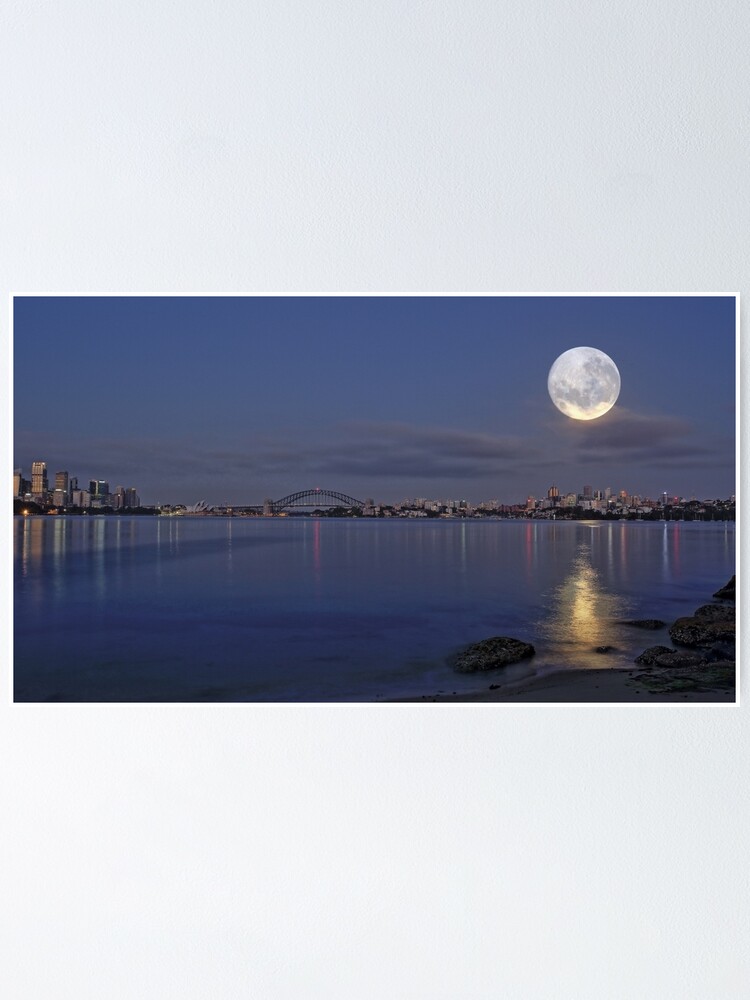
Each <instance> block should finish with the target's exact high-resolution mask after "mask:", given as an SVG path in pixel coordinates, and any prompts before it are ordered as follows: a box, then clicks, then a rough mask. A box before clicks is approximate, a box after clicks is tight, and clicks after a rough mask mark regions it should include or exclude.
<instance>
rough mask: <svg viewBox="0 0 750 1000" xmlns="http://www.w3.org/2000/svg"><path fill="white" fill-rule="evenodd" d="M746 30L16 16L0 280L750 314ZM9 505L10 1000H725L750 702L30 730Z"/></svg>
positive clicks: (236, 14) (627, 20) (217, 13)
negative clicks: (473, 295) (699, 300)
mask: <svg viewBox="0 0 750 1000" xmlns="http://www.w3.org/2000/svg"><path fill="white" fill-rule="evenodd" d="M748 22H749V15H748V12H747V6H746V5H745V4H742V3H739V2H737V3H734V2H721V3H717V2H714V3H709V2H697V3H693V4H687V5H686V4H682V3H674V2H664V3H659V4H646V3H628V4H613V3H608V4H591V3H579V2H560V3H552V2H548V3H533V2H524V3H516V2H511V3H496V2H493V3H442V2H434V3H395V2H379V3H376V4H365V3H358V2H351V0H350V2H348V3H333V2H326V3H284V2H275V3H239V2H238V3H223V4H208V3H197V2H184V3H180V4H176V3H161V4H153V3H145V2H131V3H130V4H127V5H117V6H115V5H110V4H102V3H100V2H93V0H92V2H62V3H60V2H58V3H54V4H53V3H43V2H40V3H28V2H10V0H8V2H6V3H4V4H3V6H2V10H1V11H0V82H1V83H2V93H3V95H4V97H3V101H2V102H1V103H0V135H2V142H3V156H2V159H0V220H1V225H0V228H1V230H2V237H1V240H0V246H1V249H0V275H2V292H3V294H4V296H6V301H7V296H9V295H10V294H12V293H16V294H21V293H23V294H34V293H53V292H54V293H66V292H69V293H117V294H132V293H157V292H159V293H187V292H190V293H193V294H197V293H206V294H210V293H216V294H219V293H228V292H231V293H235V294H236V293H247V294H255V293H277V294H278V293H282V294H283V293H291V292H323V293H326V292H327V293H343V292H347V293H356V292H368V293H374V292H382V293H394V292H411V293H414V292H481V293H496V292H542V291H545V292H649V291H658V292H665V291H666V292H688V291H700V292H726V293H734V292H739V293H742V292H745V291H746V290H747V281H748V274H749V273H750V270H749V269H748V264H749V263H750V262H749V260H748V238H747V234H748V228H749V227H748V222H749V221H750V220H748V204H749V201H748V185H747V171H748V156H747V137H746V128H745V123H746V122H747V120H748V110H749V109H748V97H749V96H750V88H748V77H747V69H746V52H747V44H748V34H749V32H748V28H749V26H750V25H749V23H748ZM743 311H744V310H743ZM2 322H3V338H2V343H3V345H4V346H3V348H2V350H3V377H4V386H5V388H6V392H5V393H4V394H3V396H2V400H3V402H2V407H3V413H4V415H5V419H6V426H8V427H9V426H10V421H11V399H10V391H11V390H10V368H11V363H12V360H11V347H10V343H9V339H8V337H7V336H6V334H7V330H8V317H7V313H6V314H4V315H3V318H2ZM743 366H744V368H745V373H746V368H747V356H746V352H744V355H743ZM64 377H65V373H64V372H61V378H64ZM665 377H669V373H668V372H665ZM38 405H40V406H44V400H39V404H38ZM50 420H51V422H52V423H54V414H50ZM744 430H745V432H746V428H744ZM2 447H3V449H4V450H3V459H4V467H5V468H6V469H7V470H10V469H11V467H12V455H11V450H10V435H9V434H8V435H5V436H4V440H3V443H2ZM746 479H747V476H746V474H744V473H743V480H744V481H745V482H746ZM8 482H9V479H8ZM9 499H10V490H9V489H6V490H5V491H2V494H1V495H0V502H1V503H2V505H3V507H2V515H3V516H2V517H0V538H1V539H2V545H3V551H4V552H5V553H6V554H7V558H6V559H5V560H4V563H3V564H4V566H5V567H6V568H5V570H4V575H3V586H4V591H3V592H4V609H5V615H4V618H3V620H4V622H5V623H6V628H5V634H6V637H5V640H4V649H5V650H7V655H5V656H3V662H4V664H5V677H6V684H7V686H6V699H5V702H4V704H3V705H2V708H1V714H0V755H1V756H2V760H3V762H4V763H3V767H2V769H1V770H0V783H1V792H2V804H3V810H2V820H1V821H0V823H1V830H0V834H1V836H0V840H1V842H2V845H3V851H2V866H1V867H0V898H1V899H2V900H3V903H2V907H3V909H4V910H5V911H6V916H7V918H8V922H7V923H6V931H5V934H4V935H3V938H2V943H1V944H0V949H1V951H0V967H1V968H2V969H3V974H2V978H3V982H4V985H5V989H6V990H7V994H8V995H9V996H12V997H14V1000H15V998H24V1000H25V998H38V997H55V998H57V997H68V996H70V997H76V998H83V997H92V998H93V997H96V998H99V997H104V996H106V997H108V998H110V1000H112V998H115V1000H119V998H126V997H127V998H130V997H135V996H137V997H160V998H161V997H166V996H175V997H177V996H179V997H181V998H194V997H195V998H197V997H207V996H211V997H221V998H224V997H226V998H229V997H236V996H253V997H264V998H265V997H269V998H274V1000H276V998H299V997H316V998H317V997H326V998H334V997H336V998H338V997H341V998H350V997H363V998H365V997H366V998H370V997H373V998H375V997H389V998H394V997H403V998H415V997H420V998H421V997H425V998H455V997H462V998H463V997H471V998H485V997H486V998H490V997H496V996H503V997H518V998H524V1000H525V998H547V997H549V998H562V997H570V998H576V1000H578V998H588V997H591V998H601V997H607V998H623V1000H625V998H627V1000H630V998H632V997H635V996H637V997H639V998H654V1000H665V998H672V997H674V998H680V1000H682V998H685V997H691V998H692V997H695V998H706V1000H709V998H710V1000H717V998H735V997H740V996H742V995H744V992H743V986H744V985H745V984H746V982H747V975H748V952H747V939H748V935H747V930H748V919H747V917H748V912H747V858H746V847H745V841H746V832H747V826H748V819H749V818H750V817H749V815H748V791H747V789H748V781H747V778H748V764H747V762H748V759H750V757H749V751H750V747H749V746H748V726H747V717H746V716H747V711H746V709H745V708H736V707H729V708H727V707H715V708H697V707H691V706H683V707H668V708H664V707H661V708H656V707H654V708H637V707H627V706H626V707H620V708H616V707H611V708H596V707H585V708H584V707H580V708H575V707H567V708H553V707H548V708H545V707H538V708H532V707H529V708H520V707H519V708H512V709H509V708H492V707H481V708H476V707H468V706H458V707H448V706H446V707H442V708H440V707H433V708H431V709H428V708H416V707H414V708H412V707H410V706H392V707H384V706H378V707H373V708H369V707H359V706H315V707H306V706H283V707H269V706H265V707H256V706H242V705H240V706H221V705H216V706H182V705H174V706H121V705H112V706H102V707H101V708H99V707H93V706H79V707H76V706H69V705H44V706H25V705H24V706H13V705H12V704H11V703H10V699H11V693H10V677H9V674H10V669H9V664H10V662H11V661H10V650H9V648H8V647H9V645H10V638H9V626H10V621H11V611H10V602H11V596H10V592H11V573H10V562H11V560H10V516H9V515H10V506H9ZM84 638H85V637H84ZM744 645H745V647H746V646H747V643H746V642H745V644H744ZM53 654H54V651H51V655H53Z"/></svg>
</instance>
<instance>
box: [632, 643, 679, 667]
mask: <svg viewBox="0 0 750 1000" xmlns="http://www.w3.org/2000/svg"><path fill="white" fill-rule="evenodd" d="M666 653H674V650H673V649H670V647H669V646H649V648H648V649H644V651H643V652H642V653H641V655H640V656H637V657H636V659H635V662H636V663H640V664H641V666H645V667H650V666H651V665H652V664H654V663H656V661H657V660H658V659H659V657H660V656H664V655H665V654H666Z"/></svg>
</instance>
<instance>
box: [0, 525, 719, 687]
mask: <svg viewBox="0 0 750 1000" xmlns="http://www.w3.org/2000/svg"><path fill="white" fill-rule="evenodd" d="M14 569H15V599H14V616H15V631H14V697H15V700H16V701H96V702H106V701H304V702H308V701H377V700H381V699H386V698H395V697H401V696H410V695H422V694H425V693H435V692H438V691H442V692H446V693H451V692H458V693H462V692H469V691H475V690H481V689H486V688H487V687H488V686H489V684H490V683H502V682H506V681H508V680H513V679H520V678H522V677H524V676H528V675H531V674H535V673H542V672H548V671H551V670H553V669H559V668H561V667H562V668H565V667H606V666H613V667H618V666H628V665H630V664H632V661H633V658H634V657H635V656H636V655H637V654H638V652H640V651H641V650H642V649H644V648H645V647H646V646H649V645H652V644H654V643H657V642H660V643H664V644H667V645H668V644H669V639H668V636H667V634H666V631H663V632H657V633H654V632H642V631H640V630H636V629H633V628H631V627H629V626H627V625H623V624H621V623H620V622H621V620H622V619H624V618H660V619H663V620H664V621H666V622H668V623H669V622H671V621H673V620H674V619H675V618H677V617H679V616H680V615H683V614H691V613H692V612H693V611H694V609H695V608H696V607H697V606H698V605H699V604H702V603H704V602H705V601H707V600H710V597H711V594H712V593H713V592H714V591H715V590H716V589H717V588H718V587H719V586H721V585H723V584H724V583H726V581H727V580H728V578H729V577H730V576H731V575H732V574H733V573H734V571H735V531H734V524H733V523H731V522H688V523H685V522H622V521H612V522H608V521H595V522H584V521H580V522H549V521H524V520H501V521H490V520H479V519H477V520H433V519H429V520H427V519H424V520H423V519H414V520H400V519H391V520H370V519H342V520H338V519H331V518H320V519H318V518H292V517H289V518H214V517H195V518H191V517H169V518H167V517H102V516H83V517H81V516H78V517H64V516H46V517H17V518H15V519H14ZM492 635H509V636H514V637H516V638H520V639H523V640H526V641H529V642H532V643H533V644H534V646H535V648H536V655H535V656H534V657H533V658H532V659H531V660H528V661H525V662H524V663H522V664H518V665H515V666H513V667H509V668H506V669H505V670H504V671H495V672H491V673H484V674H480V675H477V674H473V675H462V674H457V673H455V672H454V671H453V670H452V668H451V666H450V663H449V662H448V661H449V658H450V656H451V655H452V654H454V653H456V652H457V651H458V650H460V649H461V648H463V647H465V646H466V645H468V644H470V643H473V642H477V641H479V640H480V639H484V638H487V637H489V636H492ZM603 645H606V646H612V647H614V648H613V650H612V651H611V652H609V653H607V654H606V655H602V654H601V653H598V652H596V647H597V646H603Z"/></svg>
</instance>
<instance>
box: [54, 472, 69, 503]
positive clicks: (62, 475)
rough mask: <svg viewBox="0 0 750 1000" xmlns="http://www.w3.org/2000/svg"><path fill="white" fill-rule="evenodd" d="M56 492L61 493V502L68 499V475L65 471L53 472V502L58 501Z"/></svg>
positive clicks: (65, 501)
mask: <svg viewBox="0 0 750 1000" xmlns="http://www.w3.org/2000/svg"><path fill="white" fill-rule="evenodd" d="M58 494H60V495H62V497H63V503H67V502H68V501H69V500H70V477H69V476H68V473H67V472H56V473H55V503H56V504H57V501H58Z"/></svg>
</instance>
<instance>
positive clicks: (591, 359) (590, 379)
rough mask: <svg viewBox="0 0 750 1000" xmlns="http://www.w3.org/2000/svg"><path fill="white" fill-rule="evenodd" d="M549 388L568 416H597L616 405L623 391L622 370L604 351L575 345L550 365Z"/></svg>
mask: <svg viewBox="0 0 750 1000" xmlns="http://www.w3.org/2000/svg"><path fill="white" fill-rule="evenodd" d="M547 389H548V390H549V394H550V398H551V399H552V402H553V403H554V404H555V406H556V407H557V408H558V410H561V411H562V412H563V413H564V414H565V416H566V417H573V418H574V419H575V420H594V419H596V417H601V416H603V415H604V414H605V413H606V412H607V410H611V409H612V407H613V406H614V405H615V403H616V401H617V397H618V396H619V395H620V373H619V372H618V370H617V365H616V364H615V363H614V361H613V360H612V358H610V357H609V355H607V354H605V353H604V351H598V350H597V349H596V348H595V347H572V348H571V349H570V350H569V351H565V353H564V354H561V355H560V357H559V358H558V359H557V361H555V363H554V364H553V365H552V367H551V368H550V370H549V375H548V376H547Z"/></svg>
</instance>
